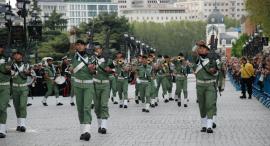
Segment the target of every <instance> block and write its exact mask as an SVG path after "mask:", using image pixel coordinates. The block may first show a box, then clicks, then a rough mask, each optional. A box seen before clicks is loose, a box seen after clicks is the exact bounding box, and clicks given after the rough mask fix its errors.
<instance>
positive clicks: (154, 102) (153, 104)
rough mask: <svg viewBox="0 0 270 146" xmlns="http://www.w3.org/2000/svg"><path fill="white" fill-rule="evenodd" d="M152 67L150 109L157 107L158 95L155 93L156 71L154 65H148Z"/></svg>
mask: <svg viewBox="0 0 270 146" xmlns="http://www.w3.org/2000/svg"><path fill="white" fill-rule="evenodd" d="M149 65H151V66H152V68H153V70H152V80H151V85H150V86H151V92H150V97H151V101H150V106H151V107H152V108H154V107H156V106H158V103H157V102H158V93H157V90H158V89H157V71H156V70H155V69H154V66H155V63H151V64H149Z"/></svg>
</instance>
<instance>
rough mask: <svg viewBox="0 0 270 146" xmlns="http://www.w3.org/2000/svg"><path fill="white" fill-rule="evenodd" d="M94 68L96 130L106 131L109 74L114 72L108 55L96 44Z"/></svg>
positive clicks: (103, 132)
mask: <svg viewBox="0 0 270 146" xmlns="http://www.w3.org/2000/svg"><path fill="white" fill-rule="evenodd" d="M94 54H95V56H94V58H95V63H94V64H95V69H96V74H95V75H94V79H93V80H94V87H95V97H94V105H95V113H96V116H97V121H98V127H99V128H98V132H99V133H101V134H106V133H107V120H108V118H109V107H108V101H109V97H110V81H109V76H110V74H112V73H114V71H113V68H114V64H113V61H112V60H111V59H109V58H108V56H105V54H104V53H103V48H102V47H101V46H100V45H99V44H96V46H95V52H94Z"/></svg>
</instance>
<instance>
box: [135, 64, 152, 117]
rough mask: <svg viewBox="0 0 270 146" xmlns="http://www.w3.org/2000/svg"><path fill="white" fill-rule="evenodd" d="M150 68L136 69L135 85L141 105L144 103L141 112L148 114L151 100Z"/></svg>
mask: <svg viewBox="0 0 270 146" xmlns="http://www.w3.org/2000/svg"><path fill="white" fill-rule="evenodd" d="M152 73H153V72H152V66H150V65H140V66H139V67H138V69H137V83H138V84H139V93H140V97H141V101H142V103H145V108H143V112H149V107H150V99H151V88H152V86H151V84H152V83H151V82H152Z"/></svg>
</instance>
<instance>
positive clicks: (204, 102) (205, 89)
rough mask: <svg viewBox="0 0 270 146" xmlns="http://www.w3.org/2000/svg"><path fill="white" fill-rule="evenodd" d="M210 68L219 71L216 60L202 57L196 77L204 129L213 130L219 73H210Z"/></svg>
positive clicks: (196, 68) (196, 66) (196, 67)
mask: <svg viewBox="0 0 270 146" xmlns="http://www.w3.org/2000/svg"><path fill="white" fill-rule="evenodd" d="M210 68H215V69H217V63H216V60H214V59H209V58H202V57H200V58H199V61H198V64H197V65H195V66H194V70H195V75H196V88H197V98H198V103H199V109H200V115H201V118H202V127H203V128H206V127H207V128H212V126H213V116H214V114H215V110H216V100H217V90H216V79H217V73H216V74H212V73H210V71H209V70H210Z"/></svg>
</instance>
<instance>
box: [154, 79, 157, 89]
mask: <svg viewBox="0 0 270 146" xmlns="http://www.w3.org/2000/svg"><path fill="white" fill-rule="evenodd" d="M154 86H155V87H156V88H157V80H154Z"/></svg>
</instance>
